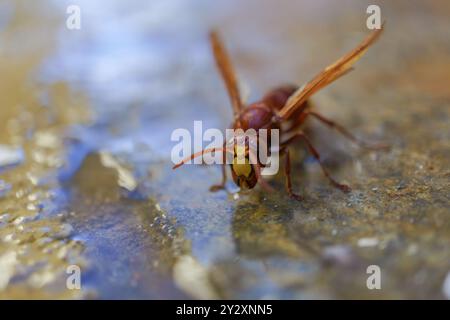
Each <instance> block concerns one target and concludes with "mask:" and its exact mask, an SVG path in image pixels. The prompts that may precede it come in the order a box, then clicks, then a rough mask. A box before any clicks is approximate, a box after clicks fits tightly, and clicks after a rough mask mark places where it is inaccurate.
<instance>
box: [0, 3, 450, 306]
mask: <svg viewBox="0 0 450 320" xmlns="http://www.w3.org/2000/svg"><path fill="white" fill-rule="evenodd" d="M369 4H377V5H379V6H380V8H381V16H382V20H386V21H387V24H386V30H385V33H384V34H383V36H382V37H381V39H380V41H379V42H378V43H376V44H375V45H374V47H373V48H371V49H370V50H369V52H368V53H367V55H366V56H365V57H364V58H363V59H362V60H361V61H360V62H359V63H358V64H357V66H356V70H355V71H354V72H352V73H351V74H350V75H348V76H346V77H344V78H342V79H341V80H339V81H338V82H337V83H335V84H333V85H332V86H330V88H327V89H325V90H323V91H322V92H320V93H318V94H317V95H315V96H314V98H313V100H314V102H315V104H316V106H317V108H318V110H319V111H320V112H321V113H322V114H324V115H325V116H327V117H329V118H332V119H334V120H336V121H337V122H339V123H341V124H343V125H345V126H346V127H347V128H349V129H350V131H352V132H353V133H355V134H356V135H357V136H359V137H362V138H365V139H367V140H371V141H385V142H388V143H389V144H391V145H392V148H391V150H390V151H389V152H379V153H375V152H364V151H362V150H359V149H358V148H356V147H354V146H353V145H351V144H350V143H349V142H348V141H346V140H345V139H343V138H342V137H341V136H339V135H337V134H336V133H335V132H333V131H332V130H329V129H327V128H326V127H323V126H322V125H320V124H317V123H311V131H312V132H313V133H314V136H313V139H314V143H315V145H317V148H318V149H319V151H320V152H321V154H322V157H323V159H324V162H325V164H326V165H327V167H328V168H329V169H330V171H331V172H332V174H333V175H334V176H335V177H336V178H337V179H338V180H339V181H342V182H345V183H348V184H350V185H351V186H352V188H353V191H352V192H351V193H350V194H343V193H341V192H340V191H339V190H336V189H334V188H333V187H332V186H330V185H329V183H328V182H327V180H326V179H325V178H324V177H323V175H322V174H321V171H320V168H319V167H318V166H317V164H316V163H315V162H314V161H313V159H311V157H309V156H308V155H307V154H305V153H304V152H303V151H302V150H303V149H302V146H301V145H299V146H298V147H296V148H294V149H293V150H292V151H293V152H294V159H293V161H292V162H293V168H292V171H293V174H294V181H293V182H294V189H295V190H297V191H298V192H300V193H301V194H303V195H304V197H305V200H304V201H303V202H301V203H299V202H296V201H293V200H291V199H290V198H289V197H288V196H287V195H286V194H285V192H284V177H283V176H282V174H280V175H279V176H277V177H276V178H275V179H273V180H272V181H271V182H270V183H271V184H272V186H274V187H275V188H276V190H277V192H275V193H273V194H267V193H265V192H264V191H263V190H261V189H260V188H256V189H255V190H252V191H251V192H247V193H236V189H235V187H233V185H232V183H231V182H230V183H229V185H228V189H229V191H231V193H227V192H225V191H221V192H218V193H210V192H209V191H208V188H209V187H210V186H211V185H212V184H215V183H217V182H218V181H220V177H221V174H220V168H218V167H214V166H186V167H183V168H180V169H179V170H177V171H172V170H171V166H172V163H171V161H170V151H171V148H172V147H173V145H174V143H173V142H171V141H170V134H171V132H172V131H173V130H174V129H176V128H187V129H189V130H192V128H193V121H194V120H202V121H203V122H204V126H205V127H217V128H221V129H225V128H227V126H228V125H229V123H230V122H231V107H230V104H229V101H228V98H227V96H226V91H225V89H224V86H223V84H222V82H221V79H220V77H219V75H218V73H217V71H216V68H215V65H214V61H213V59H212V56H211V52H210V49H209V44H208V41H207V35H208V31H209V30H210V29H211V28H216V29H218V30H220V32H221V33H222V35H223V37H224V39H225V41H226V44H227V47H228V48H229V50H230V52H231V55H232V59H233V62H234V63H235V67H236V69H237V71H238V75H239V79H240V82H241V86H242V90H243V92H244V93H245V96H246V97H248V101H249V102H250V101H254V100H256V99H258V98H260V97H261V95H263V94H264V93H265V92H266V91H268V90H270V89H271V88H273V87H274V86H278V85H280V84H285V83H294V84H298V85H301V84H303V83H304V82H306V81H307V80H309V79H310V78H311V77H312V76H313V75H315V74H316V73H317V72H318V71H319V70H321V69H322V68H323V67H325V66H326V65H328V64H329V63H331V62H333V61H334V60H335V59H336V58H338V57H339V56H341V55H342V54H343V53H346V52H347V51H349V50H350V49H352V48H353V47H354V46H355V45H356V44H357V43H358V42H359V41H361V39H363V38H364V37H365V35H366V34H367V33H368V30H367V28H366V19H367V17H368V15H367V14H366V9H367V7H368V5H369ZM69 5H78V6H79V8H80V9H81V28H80V29H79V30H71V29H69V28H67V26H66V19H67V18H68V17H69V14H67V13H66V9H67V7H68V6H69ZM449 71H450V3H449V2H448V1H445V0H442V1H426V2H425V1H406V0H402V1H395V2H394V1H375V0H373V1H357V0H346V1H332V0H319V1H307V0H303V1H287V0H283V1H269V0H263V1H260V0H258V1H256V0H246V1H237V0H236V1H235V0H232V1H206V0H198V1H181V0H170V1H162V0H161V1H159V0H151V1H138V0H131V1H118V0H115V1H106V0H105V1H103V0H98V1H80V0H78V1H77V0H73V1H56V0H55V1H44V0H42V1H20V0H19V1H12V0H11V1H8V0H2V1H0V123H1V124H2V125H1V127H0V298H3V299H15V298H27V299H28V298H32V299H33V298H51V299H92V298H103V299H117V298H126V299H131V298H138V299H174V298H195V299H203V298H227V299H230V298H234V299H248V298H251V299H262V298H265V299H271V298H272V299H316V298H317V299H334V298H344V299H345V298H362V299H379V298H386V299H398V298H402V299H405V298H407V299H412V298H414V299H416V298H426V299H431V298H433V299H443V298H447V299H448V298H450V250H449V248H450V223H449V221H450V219H449V218H450V209H449V204H450V203H449V194H450V192H449V191H450V185H449V178H450V171H449V168H450V161H449V159H450V148H449V147H450V142H449V141H450V127H449V120H450V119H449V114H450V91H449V87H450V72H449ZM70 265H77V266H79V267H80V270H81V290H70V289H69V288H67V285H66V281H67V278H68V276H69V275H70V274H68V273H67V268H68V266H70ZM370 265H377V266H379V267H380V270H381V277H382V278H381V279H382V280H381V289H380V290H369V289H368V288H367V286H366V281H367V278H368V277H369V275H370V274H367V272H366V270H367V267H368V266H370Z"/></svg>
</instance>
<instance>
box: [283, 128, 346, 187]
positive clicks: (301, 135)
mask: <svg viewBox="0 0 450 320" xmlns="http://www.w3.org/2000/svg"><path fill="white" fill-rule="evenodd" d="M297 139H302V140H303V141H304V142H305V143H306V146H307V148H308V151H309V152H310V153H311V155H312V156H313V157H314V158H315V159H316V160H317V162H318V163H319V165H320V168H321V169H322V172H323V174H324V175H325V176H326V177H327V178H328V180H329V181H330V182H331V184H332V185H333V186H335V187H336V188H338V189H340V190H341V191H343V192H350V191H351V188H350V187H349V186H347V185H346V184H341V183H339V182H337V181H336V180H334V179H333V177H332V176H331V175H330V173H329V172H328V170H327V169H326V168H325V167H324V165H323V163H322V161H321V160H320V154H319V152H317V150H316V148H314V146H313V145H312V144H311V141H310V140H309V138H308V137H307V136H306V135H305V134H304V133H303V132H297V133H296V134H295V135H294V136H293V137H291V138H289V139H288V140H287V141H286V142H285V143H284V145H285V146H286V145H289V144H290V143H292V142H294V140H297Z"/></svg>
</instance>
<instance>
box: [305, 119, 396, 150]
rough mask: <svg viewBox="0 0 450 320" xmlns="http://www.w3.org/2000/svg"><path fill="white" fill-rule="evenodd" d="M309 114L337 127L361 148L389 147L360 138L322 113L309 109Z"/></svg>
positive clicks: (331, 126)
mask: <svg viewBox="0 0 450 320" xmlns="http://www.w3.org/2000/svg"><path fill="white" fill-rule="evenodd" d="M307 114H308V115H311V116H313V117H314V118H316V119H317V120H319V121H320V122H322V123H324V124H325V125H327V126H328V127H330V128H332V129H336V130H337V131H338V132H340V133H341V134H342V135H343V136H344V137H346V138H347V139H349V140H351V141H353V142H354V143H355V144H357V145H358V146H359V147H361V148H364V149H368V150H382V149H389V146H388V145H386V144H381V143H380V144H372V143H369V142H366V141H364V140H361V139H358V138H357V137H355V136H354V135H353V134H351V133H350V132H349V131H348V130H347V129H345V128H344V127H343V126H341V125H339V124H337V123H336V122H334V121H332V120H330V119H327V118H325V117H324V116H322V115H321V114H319V113H317V112H314V111H308V112H307Z"/></svg>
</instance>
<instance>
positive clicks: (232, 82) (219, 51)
mask: <svg viewBox="0 0 450 320" xmlns="http://www.w3.org/2000/svg"><path fill="white" fill-rule="evenodd" d="M209 39H210V42H211V48H212V51H213V53H214V58H215V60H216V64H217V67H218V68H219V71H220V74H221V75H222V78H223V81H224V82H225V86H226V87H227V91H228V95H229V96H230V99H231V105H232V106H233V111H234V114H237V113H239V112H240V110H241V109H242V100H241V94H240V92H239V87H238V84H237V81H236V73H235V72H234V69H233V65H232V64H231V60H230V57H229V56H228V53H227V51H226V50H225V47H224V45H223V42H222V40H221V39H220V36H219V34H218V33H217V32H215V31H212V32H211V33H210V35H209Z"/></svg>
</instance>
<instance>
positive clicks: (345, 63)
mask: <svg viewBox="0 0 450 320" xmlns="http://www.w3.org/2000/svg"><path fill="white" fill-rule="evenodd" d="M383 29H384V24H383V26H382V27H381V29H378V30H375V31H373V32H372V33H371V34H370V35H369V36H368V37H367V38H366V39H365V40H364V41H363V42H361V43H360V44H359V45H358V46H357V47H356V48H355V49H353V50H352V51H350V52H349V53H347V54H346V55H344V56H343V57H342V58H340V59H339V60H337V61H336V62H335V63H333V64H331V65H329V66H328V67H327V68H325V69H324V70H323V71H322V72H320V73H319V74H318V75H316V76H315V77H314V78H313V79H312V80H311V81H309V82H308V83H306V84H305V85H304V86H302V87H301V88H299V89H298V90H297V91H296V92H294V93H293V94H292V96H290V97H289V99H288V101H287V102H286V104H285V106H284V107H283V108H282V109H281V110H280V112H279V114H278V115H279V116H280V117H281V118H282V119H287V118H289V116H290V115H291V114H292V113H293V112H294V111H296V110H297V109H298V108H299V107H301V106H302V105H303V103H304V102H305V101H306V100H307V99H308V98H309V97H311V96H312V95H313V94H314V93H316V92H317V91H319V90H320V89H322V88H324V87H326V86H327V85H329V84H331V83H332V82H333V81H335V80H336V79H338V78H340V77H342V76H343V75H345V74H347V73H348V72H350V71H352V70H353V68H352V66H353V64H355V62H356V61H358V60H359V58H361V57H362V56H363V55H364V53H366V51H367V49H368V48H369V47H370V45H372V44H373V43H374V42H375V41H376V40H377V39H378V37H379V36H380V34H381V32H382V31H383Z"/></svg>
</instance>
